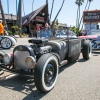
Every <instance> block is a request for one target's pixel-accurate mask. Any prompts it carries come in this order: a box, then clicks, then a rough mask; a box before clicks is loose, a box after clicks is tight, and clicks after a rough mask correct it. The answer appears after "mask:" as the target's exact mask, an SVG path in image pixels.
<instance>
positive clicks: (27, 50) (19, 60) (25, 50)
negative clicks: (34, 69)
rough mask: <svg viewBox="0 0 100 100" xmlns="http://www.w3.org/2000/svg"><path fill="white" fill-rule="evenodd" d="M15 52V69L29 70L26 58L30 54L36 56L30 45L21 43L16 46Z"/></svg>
mask: <svg viewBox="0 0 100 100" xmlns="http://www.w3.org/2000/svg"><path fill="white" fill-rule="evenodd" d="M13 54H14V60H13V66H14V69H17V70H20V71H28V70H29V68H28V67H27V66H26V64H25V59H26V58H27V57H28V56H34V51H33V49H32V48H31V47H29V46H25V45H19V46H17V47H15V49H14V51H13Z"/></svg>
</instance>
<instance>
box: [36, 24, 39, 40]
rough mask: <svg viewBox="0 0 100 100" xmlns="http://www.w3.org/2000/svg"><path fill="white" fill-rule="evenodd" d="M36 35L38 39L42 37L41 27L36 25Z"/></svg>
mask: <svg viewBox="0 0 100 100" xmlns="http://www.w3.org/2000/svg"><path fill="white" fill-rule="evenodd" d="M36 33H37V38H39V37H40V25H39V24H36Z"/></svg>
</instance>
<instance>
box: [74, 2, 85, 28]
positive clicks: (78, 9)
mask: <svg viewBox="0 0 100 100" xmlns="http://www.w3.org/2000/svg"><path fill="white" fill-rule="evenodd" d="M75 3H76V5H78V8H77V17H76V19H77V20H76V25H77V26H76V27H78V29H79V20H80V6H81V5H82V4H83V3H84V0H76V2H75Z"/></svg>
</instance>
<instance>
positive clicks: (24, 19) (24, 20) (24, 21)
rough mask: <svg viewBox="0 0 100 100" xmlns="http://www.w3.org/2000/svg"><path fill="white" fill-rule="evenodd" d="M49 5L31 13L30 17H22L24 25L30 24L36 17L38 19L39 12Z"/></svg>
mask: <svg viewBox="0 0 100 100" xmlns="http://www.w3.org/2000/svg"><path fill="white" fill-rule="evenodd" d="M46 5H47V4H45V5H43V6H41V7H40V8H38V9H37V10H35V11H33V12H31V13H29V14H28V15H26V16H24V17H22V24H23V25H24V24H28V23H29V22H30V21H31V20H32V19H33V18H34V17H36V16H37V15H38V14H39V12H40V11H41V10H42V9H43V8H44V7H45V6H46Z"/></svg>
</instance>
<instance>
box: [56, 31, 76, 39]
mask: <svg viewBox="0 0 100 100" xmlns="http://www.w3.org/2000/svg"><path fill="white" fill-rule="evenodd" d="M55 37H56V38H67V37H68V38H77V36H76V34H75V33H74V32H73V31H71V30H69V31H67V30H66V31H64V30H57V31H56V34H55Z"/></svg>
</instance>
